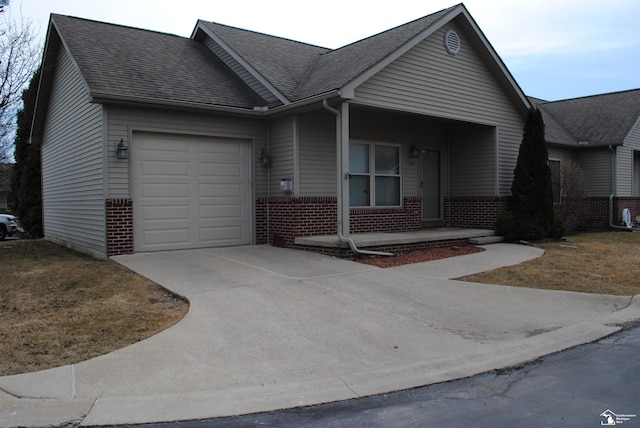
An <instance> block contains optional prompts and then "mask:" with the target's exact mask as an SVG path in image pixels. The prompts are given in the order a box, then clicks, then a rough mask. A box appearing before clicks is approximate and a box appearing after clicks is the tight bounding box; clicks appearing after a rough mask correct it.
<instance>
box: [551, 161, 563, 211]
mask: <svg viewBox="0 0 640 428" xmlns="http://www.w3.org/2000/svg"><path fill="white" fill-rule="evenodd" d="M549 169H550V170H551V187H552V188H553V203H554V204H559V203H560V192H561V190H562V164H561V162H560V161H559V160H549Z"/></svg>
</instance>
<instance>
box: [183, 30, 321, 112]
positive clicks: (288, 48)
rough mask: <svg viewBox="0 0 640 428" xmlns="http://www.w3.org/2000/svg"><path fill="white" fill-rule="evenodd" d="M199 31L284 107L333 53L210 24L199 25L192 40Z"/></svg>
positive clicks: (315, 47)
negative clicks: (320, 59) (322, 57)
mask: <svg viewBox="0 0 640 428" xmlns="http://www.w3.org/2000/svg"><path fill="white" fill-rule="evenodd" d="M199 29H202V30H203V31H204V32H206V34H207V35H208V36H209V37H212V38H213V39H214V42H215V43H217V44H218V45H219V46H220V47H221V48H223V49H224V50H226V51H227V52H228V53H229V55H230V56H231V58H232V59H233V60H234V61H235V62H236V63H237V64H238V65H239V66H241V67H243V68H245V69H246V71H248V72H249V73H250V74H251V75H252V76H253V77H255V78H256V79H258V80H259V81H261V82H265V81H266V82H265V84H266V86H268V87H270V89H271V91H272V92H273V93H274V95H275V96H276V97H277V98H279V99H280V100H281V101H282V102H283V103H284V104H287V103H288V100H290V99H292V98H294V97H293V94H294V91H295V89H296V87H297V86H298V85H299V84H300V82H302V81H303V79H304V78H305V76H306V74H307V73H308V71H309V69H310V68H311V67H313V65H314V64H315V63H316V61H317V60H318V57H319V56H320V55H322V54H324V53H326V52H328V51H329V49H327V48H322V47H318V46H314V45H309V44H306V43H302V42H296V41H293V40H288V39H284V38H281V37H276V36H270V35H267V34H262V33H257V32H254V31H249V30H242V29H239V28H235V27H230V26H227V25H222V24H217V23H214V22H206V21H200V22H198V25H197V26H196V29H195V30H194V33H193V35H192V37H194V38H196V37H197V33H198V30H199ZM228 65H230V67H231V68H234V67H233V65H231V64H228Z"/></svg>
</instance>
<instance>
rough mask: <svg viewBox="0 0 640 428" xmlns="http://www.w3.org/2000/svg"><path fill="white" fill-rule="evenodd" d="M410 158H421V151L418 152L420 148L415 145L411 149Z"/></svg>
mask: <svg viewBox="0 0 640 428" xmlns="http://www.w3.org/2000/svg"><path fill="white" fill-rule="evenodd" d="M409 156H411V157H412V158H417V157H418V156H420V151H419V150H418V146H417V145H416V144H415V143H413V144H412V145H411V147H409Z"/></svg>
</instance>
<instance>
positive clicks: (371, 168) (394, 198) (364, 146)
mask: <svg viewBox="0 0 640 428" xmlns="http://www.w3.org/2000/svg"><path fill="white" fill-rule="evenodd" d="M349 173H350V179H349V202H350V205H351V206H352V207H399V206H400V189H401V186H400V182H401V180H400V146H398V145H391V144H374V143H351V144H350V146H349Z"/></svg>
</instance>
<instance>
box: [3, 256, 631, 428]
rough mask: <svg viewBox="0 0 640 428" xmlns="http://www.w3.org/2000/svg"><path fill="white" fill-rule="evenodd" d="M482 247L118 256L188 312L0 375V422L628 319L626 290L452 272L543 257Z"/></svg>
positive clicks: (169, 410) (207, 402)
mask: <svg viewBox="0 0 640 428" xmlns="http://www.w3.org/2000/svg"><path fill="white" fill-rule="evenodd" d="M485 248H486V251H484V252H482V253H477V254H472V255H467V256H461V257H456V258H451V259H445V260H439V261H434V262H427V263H420V264H413V265H407V266H402V267H397V268H390V269H379V268H376V267H372V266H367V265H363V264H359V263H354V262H349V261H345V260H340V259H335V258H330V257H325V256H321V255H316V254H311V253H304V252H300V251H293V250H287V249H281V248H273V247H269V246H246V247H231V248H220V249H204V250H188V251H171V252H160V253H143V254H136V255H131V256H118V257H116V258H115V260H116V261H117V262H119V263H121V264H123V265H125V266H127V267H129V268H131V269H132V270H134V271H136V272H138V273H140V274H142V275H144V276H146V277H148V278H150V279H152V280H154V281H156V282H157V283H159V284H161V285H163V286H165V287H167V288H168V289H170V290H172V291H174V292H176V293H178V294H181V295H183V296H185V297H186V298H188V299H189V301H190V302H191V307H190V310H189V313H188V314H187V316H186V317H185V318H184V319H183V320H182V321H181V322H180V323H178V324H177V325H175V326H174V327H172V328H170V329H168V330H166V331H164V332H162V333H160V334H158V335H156V336H154V337H152V338H150V339H148V340H145V341H143V342H140V343H138V344H135V345H132V346H129V347H127V348H124V349H121V350H119V351H116V352H113V353H110V354H108V355H104V356H101V357H98V358H95V359H92V360H89V361H86V362H83V363H80V364H77V365H73V366H67V367H61V368H57V369H52V370H46V371H42V372H37V373H30V374H24V375H16V376H7V377H2V378H0V389H1V390H3V391H5V392H7V393H8V394H4V395H0V418H5V417H6V418H9V417H12V418H14V419H11V421H17V423H15V424H16V425H29V424H30V423H29V422H30V421H35V420H36V417H38V414H39V413H38V410H34V409H35V408H36V407H37V408H38V409H40V411H41V412H44V413H45V415H43V416H42V418H43V419H42V421H44V420H45V419H46V421H45V423H42V424H43V425H44V424H55V423H60V422H64V421H68V420H71V419H75V418H78V419H79V418H82V419H83V425H112V424H125V423H146V422H160V421H174V420H187V419H200V418H210V417H216V416H228V415H235V414H245V413H251V412H258V411H267V410H274V409H280V408H287V407H295V406H302V405H310V404H317V403H322V402H329V401H336V400H343V399H349V398H356V397H361V396H365V395H371V394H377V393H384V392H390V391H395V390H399V389H405V388H411V387H415V386H421V385H425V384H429V383H435V382H441V381H446V380H451V379H456V378H460V377H466V376H471V375H474V374H477V373H481V372H485V371H489V370H492V369H496V368H503V367H507V366H512V365H516V364H520V363H522V362H525V361H530V360H532V359H535V358H538V357H540V356H542V355H546V354H549V353H552V352H556V351H559V350H562V349H566V348H568V347H572V346H575V345H578V344H582V343H586V342H589V341H593V340H596V339H598V338H600V337H603V336H606V335H608V334H611V333H613V332H615V331H617V330H619V327H616V326H615V325H614V324H616V323H622V322H628V321H631V320H634V319H636V318H640V304H638V301H637V299H633V301H632V298H630V297H620V296H604V295H593V294H581V293H571V292H561V291H543V290H532V289H527V288H517V287H504V286H495V285H486V284H475V283H467V282H462V281H456V280H451V279H449V278H456V277H460V276H463V275H468V274H471V273H475V272H481V271H486V270H489V269H492V268H494V267H498V266H505V265H511V264H517V263H520V262H522V261H525V260H528V259H532V258H535V257H538V256H540V255H541V251H540V250H538V249H535V248H532V247H527V246H520V245H511V244H495V245H490V246H486V247H485ZM35 403H38V406H35ZM31 404H33V406H31ZM3 408H4V413H3V410H2V409H3ZM26 412H30V414H31V419H28V420H27V421H26V423H25V419H19V418H20V415H21V414H22V415H24V414H25V413H26ZM10 413H11V416H9V414H10ZM85 415H86V417H85ZM55 418H57V419H56V420H54V419H55ZM0 420H2V419H0ZM38 421H40V419H38ZM31 425H37V424H36V422H32V423H31Z"/></svg>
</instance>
